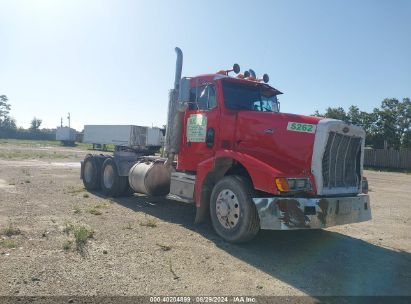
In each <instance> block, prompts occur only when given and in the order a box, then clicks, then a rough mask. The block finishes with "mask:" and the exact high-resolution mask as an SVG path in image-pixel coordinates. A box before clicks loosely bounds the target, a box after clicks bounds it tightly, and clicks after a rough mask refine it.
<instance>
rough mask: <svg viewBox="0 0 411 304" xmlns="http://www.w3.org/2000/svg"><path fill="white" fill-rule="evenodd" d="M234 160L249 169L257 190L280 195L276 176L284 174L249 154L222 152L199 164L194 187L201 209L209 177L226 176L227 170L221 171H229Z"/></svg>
mask: <svg viewBox="0 0 411 304" xmlns="http://www.w3.org/2000/svg"><path fill="white" fill-rule="evenodd" d="M221 160H223V161H222V163H223V164H225V166H224V165H223V166H221V162H220V161H221ZM233 160H235V161H238V162H239V163H241V164H242V165H243V166H244V167H245V168H246V169H247V171H248V173H249V174H250V176H251V179H252V182H253V185H254V188H255V189H257V190H261V191H264V192H268V193H272V194H279V192H278V190H277V187H276V186H275V182H274V178H275V177H276V176H284V173H283V172H281V171H279V170H277V169H275V168H273V167H271V166H269V165H267V164H266V163H264V162H262V161H261V160H258V159H257V158H255V157H253V156H251V155H249V154H244V153H240V152H236V151H232V150H220V151H217V152H216V154H215V156H214V157H211V158H209V159H206V160H205V161H203V162H201V163H199V164H198V167H197V176H196V183H195V186H194V190H195V202H196V206H197V207H200V205H201V191H202V187H203V184H204V180H205V178H206V177H207V175H208V174H209V173H213V172H214V174H215V175H216V176H215V177H222V176H224V173H225V172H226V170H219V169H221V168H226V169H228V168H229V167H230V166H231V164H232V161H233ZM227 161H229V162H227ZM220 171H223V172H220ZM218 175H221V176H218ZM214 180H218V179H214Z"/></svg>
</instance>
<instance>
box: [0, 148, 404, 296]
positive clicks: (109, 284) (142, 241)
mask: <svg viewBox="0 0 411 304" xmlns="http://www.w3.org/2000/svg"><path fill="white" fill-rule="evenodd" d="M88 152H89V151H86V150H85V149H84V148H79V147H74V148H65V147H59V146H42V145H36V144H34V143H31V144H24V145H23V144H21V145H20V144H18V143H17V142H12V143H7V142H2V143H1V144H0V231H2V235H1V236H0V295H20V296H21V295H177V296H182V295H211V296H215V295H287V296H288V295H310V296H314V297H315V296H320V295H411V288H410V286H411V175H407V174H404V173H387V172H374V171H367V172H366V176H367V177H368V179H369V184H370V188H371V192H370V196H371V208H372V216H373V219H372V220H371V221H369V222H365V223H359V224H353V225H345V226H339V227H335V228H332V229H327V230H319V231H262V232H260V233H259V235H258V236H257V238H256V239H255V240H253V241H251V242H250V243H247V244H242V245H232V244H229V243H227V242H225V241H222V240H221V239H220V238H219V237H218V236H216V234H215V233H214V232H213V230H212V228H211V224H210V223H205V224H202V225H200V226H197V225H194V223H193V220H194V214H195V210H194V206H192V205H189V204H185V203H180V202H176V201H171V200H165V199H150V198H147V197H145V196H137V195H134V196H131V197H126V198H120V199H113V198H106V197H103V196H100V195H98V194H96V193H94V194H93V193H88V192H86V191H85V190H84V188H83V185H82V182H81V180H80V178H79V172H80V167H79V161H80V159H82V158H83V157H84V155H85V154H86V153H88ZM32 157H34V159H31V158H32ZM76 227H77V228H79V227H84V229H83V232H84V231H86V232H88V233H90V234H91V235H89V236H90V238H88V239H87V237H86V240H83V241H84V243H79V245H78V246H77V244H76V241H75V236H74V233H75V231H76V229H77V228H76ZM77 231H78V229H77ZM8 235H9V236H8ZM81 244H83V245H81ZM13 247H14V248H13Z"/></svg>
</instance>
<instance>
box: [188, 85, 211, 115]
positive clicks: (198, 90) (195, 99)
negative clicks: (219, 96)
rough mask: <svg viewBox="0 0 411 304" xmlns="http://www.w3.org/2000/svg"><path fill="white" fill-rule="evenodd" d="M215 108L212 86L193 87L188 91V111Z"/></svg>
mask: <svg viewBox="0 0 411 304" xmlns="http://www.w3.org/2000/svg"><path fill="white" fill-rule="evenodd" d="M216 106H217V100H216V94H215V88H214V86H213V85H205V86H199V87H194V88H192V89H191V90H190V103H189V109H190V110H211V109H213V108H215V107H216Z"/></svg>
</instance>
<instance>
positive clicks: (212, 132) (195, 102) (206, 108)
mask: <svg viewBox="0 0 411 304" xmlns="http://www.w3.org/2000/svg"><path fill="white" fill-rule="evenodd" d="M219 118H220V109H219V107H218V103H217V96H216V88H215V85H214V83H212V82H208V83H203V84H201V85H197V86H195V87H193V88H191V90H190V102H189V107H188V109H187V111H186V112H185V115H184V130H183V138H182V145H181V150H180V153H179V155H178V169H180V170H187V171H196V169H197V165H198V164H199V163H200V162H202V161H204V160H206V159H208V158H210V157H212V156H214V153H215V150H216V147H217V146H218V138H219Z"/></svg>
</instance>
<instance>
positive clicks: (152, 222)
mask: <svg viewBox="0 0 411 304" xmlns="http://www.w3.org/2000/svg"><path fill="white" fill-rule="evenodd" d="M140 226H144V227H151V228H154V227H157V223H156V220H155V219H146V220H144V221H141V222H140Z"/></svg>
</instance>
